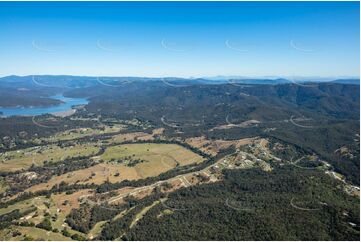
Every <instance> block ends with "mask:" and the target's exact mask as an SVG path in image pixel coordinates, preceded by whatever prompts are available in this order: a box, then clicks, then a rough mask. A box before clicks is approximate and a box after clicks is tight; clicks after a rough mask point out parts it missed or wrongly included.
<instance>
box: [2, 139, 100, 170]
mask: <svg viewBox="0 0 361 242" xmlns="http://www.w3.org/2000/svg"><path fill="white" fill-rule="evenodd" d="M98 151H99V147H97V146H96V145H95V144H86V145H74V146H69V147H64V148H61V147H59V146H57V145H46V146H36V147H31V148H27V149H21V150H16V151H8V152H5V153H2V154H0V171H16V170H21V169H27V168H29V167H30V166H31V165H33V164H34V165H35V166H41V165H43V164H44V161H48V162H55V161H61V160H64V159H66V158H70V157H79V156H88V155H92V154H96V153H97V152H98Z"/></svg>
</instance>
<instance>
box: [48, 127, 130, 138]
mask: <svg viewBox="0 0 361 242" xmlns="http://www.w3.org/2000/svg"><path fill="white" fill-rule="evenodd" d="M124 127H125V126H124V125H121V124H114V125H112V126H108V125H101V127H100V128H97V129H93V128H79V129H70V130H67V131H64V132H59V133H57V134H55V135H53V136H51V137H49V138H46V139H44V140H45V141H52V140H72V139H78V138H83V137H86V136H92V135H99V134H105V133H115V132H118V131H120V130H122V129H124Z"/></svg>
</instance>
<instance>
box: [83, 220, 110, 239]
mask: <svg viewBox="0 0 361 242" xmlns="http://www.w3.org/2000/svg"><path fill="white" fill-rule="evenodd" d="M105 223H107V221H100V222H98V223H96V224H95V225H94V227H93V228H92V229H91V230H90V231H89V233H88V238H89V239H93V238H94V237H97V236H98V235H100V233H101V232H102V229H103V225H104V224H105Z"/></svg>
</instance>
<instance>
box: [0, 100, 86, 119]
mask: <svg viewBox="0 0 361 242" xmlns="http://www.w3.org/2000/svg"><path fill="white" fill-rule="evenodd" d="M50 98H53V99H57V100H61V101H63V103H61V104H59V105H52V106H47V107H9V108H3V107H0V116H3V117H4V116H5V117H8V116H15V115H16V116H33V115H41V114H46V113H58V112H65V111H69V110H71V109H72V107H73V106H76V105H85V104H88V100H87V99H86V98H69V97H64V96H63V95H55V96H51V97H50ZM1 113H2V114H1Z"/></svg>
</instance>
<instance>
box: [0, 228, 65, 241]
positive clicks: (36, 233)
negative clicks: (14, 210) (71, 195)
mask: <svg viewBox="0 0 361 242" xmlns="http://www.w3.org/2000/svg"><path fill="white" fill-rule="evenodd" d="M13 231H19V232H20V233H21V235H20V236H15V237H13V236H12V232H13ZM25 236H27V237H31V238H32V239H34V240H55V241H65V240H71V239H70V238H68V237H65V236H63V235H62V234H60V233H54V232H51V231H46V230H43V229H39V228H34V227H21V226H11V227H10V228H8V229H6V230H3V231H0V239H2V240H5V241H20V240H24V238H25Z"/></svg>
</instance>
